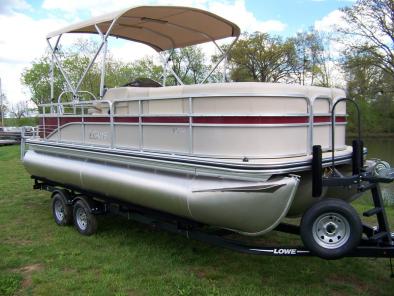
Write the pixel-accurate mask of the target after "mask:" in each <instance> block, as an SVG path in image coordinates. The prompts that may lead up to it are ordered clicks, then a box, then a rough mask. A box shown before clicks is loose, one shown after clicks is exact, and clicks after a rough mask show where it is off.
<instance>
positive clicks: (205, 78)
mask: <svg viewBox="0 0 394 296" xmlns="http://www.w3.org/2000/svg"><path fill="white" fill-rule="evenodd" d="M238 37H239V36H237V37H235V39H234V41H233V42H232V43H231V44H230V46H229V47H228V48H227V50H226V52H225V53H224V54H222V56H221V57H220V58H219V60H218V61H217V63H216V64H215V66H213V68H212V69H211V71H209V73H208V74H207V75H206V76H205V77H204V79H203V80H201V82H200V83H199V84H203V83H204V82H205V81H206V80H207V79H208V78H209V76H211V75H212V73H213V71H215V70H216V68H217V67H218V66H219V64H220V63H221V62H222V61H223V60H224V58H226V57H227V56H228V53H229V52H230V50H231V48H232V47H233V45H234V44H235V42H237V41H238ZM214 44H215V45H216V46H217V47H218V48H219V46H218V45H217V44H216V42H214ZM220 51H222V50H221V49H220Z"/></svg>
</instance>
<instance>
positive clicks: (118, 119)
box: [114, 117, 139, 123]
mask: <svg viewBox="0 0 394 296" xmlns="http://www.w3.org/2000/svg"><path fill="white" fill-rule="evenodd" d="M114 121H115V122H132V123H135V122H139V118H138V117H114Z"/></svg>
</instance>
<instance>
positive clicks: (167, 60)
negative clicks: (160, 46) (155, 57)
mask: <svg viewBox="0 0 394 296" xmlns="http://www.w3.org/2000/svg"><path fill="white" fill-rule="evenodd" d="M172 52H173V51H171V53H170V55H169V56H168V57H167V58H165V57H164V56H163V55H162V54H159V57H160V59H161V61H162V63H163V64H164V65H166V66H165V69H167V70H169V71H170V72H171V74H172V75H174V77H175V79H176V81H178V83H179V84H180V85H184V83H183V81H182V79H180V78H179V76H178V75H177V74H176V73H175V71H174V70H173V69H172V68H171V67H168V63H169V61H170V57H171V54H172Z"/></svg>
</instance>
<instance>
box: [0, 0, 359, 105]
mask: <svg viewBox="0 0 394 296" xmlns="http://www.w3.org/2000/svg"><path fill="white" fill-rule="evenodd" d="M353 2H354V0H183V1H182V0H172V1H168V0H0V79H1V82H2V90H3V93H4V94H5V95H6V97H7V100H8V102H9V104H15V103H16V102H18V101H27V100H29V99H30V94H29V92H28V90H27V89H26V88H25V87H23V86H22V84H21V82H20V77H21V73H22V72H23V70H24V69H26V68H28V67H29V66H30V65H31V63H32V61H34V60H36V59H38V58H39V57H41V56H42V55H43V54H44V53H45V50H46V49H47V43H46V38H45V36H46V35H47V34H48V33H49V32H51V31H55V30H57V29H60V28H62V27H64V26H67V25H69V24H72V23H75V22H79V21H83V20H88V19H89V18H91V17H92V16H97V15H100V14H104V13H108V12H111V11H116V10H119V9H122V8H125V7H132V6H138V5H155V4H160V5H179V6H191V7H197V8H201V9H205V10H208V11H210V12H213V13H216V14H218V15H220V16H222V17H224V18H227V19H229V20H231V21H232V22H234V23H236V24H237V25H238V26H239V27H240V28H241V32H245V31H247V32H255V31H261V32H267V33H270V34H275V35H280V36H283V37H289V36H294V35H295V34H296V33H297V32H300V31H302V30H306V29H308V28H310V27H314V28H315V29H317V30H319V31H330V30H332V24H335V23H338V22H340V18H341V12H340V11H339V9H340V8H342V7H345V6H350V5H352V3H353ZM70 35H71V34H70ZM72 35H74V34H72ZM75 35H77V34H75ZM80 37H81V35H79V36H72V37H66V38H65V40H64V41H65V42H71V43H72V42H73V40H74V41H75V40H76V39H75V38H80ZM67 38H69V39H67ZM73 38H74V39H73ZM111 45H112V46H111ZM109 47H110V50H111V53H112V54H113V56H114V57H116V58H119V59H121V60H124V61H132V60H135V59H138V58H141V57H143V56H144V55H147V54H148V55H154V53H155V52H154V51H153V50H152V49H150V48H149V47H147V46H144V45H136V44H135V43H131V42H118V41H114V42H112V44H111V40H110V42H109ZM48 95H49V94H48Z"/></svg>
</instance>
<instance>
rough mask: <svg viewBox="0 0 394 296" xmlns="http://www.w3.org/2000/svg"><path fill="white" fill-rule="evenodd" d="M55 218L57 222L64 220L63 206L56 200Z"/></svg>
mask: <svg viewBox="0 0 394 296" xmlns="http://www.w3.org/2000/svg"><path fill="white" fill-rule="evenodd" d="M55 216H56V219H57V220H58V221H63V220H64V206H63V203H62V202H61V201H60V200H58V199H57V200H56V201H55Z"/></svg>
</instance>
